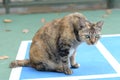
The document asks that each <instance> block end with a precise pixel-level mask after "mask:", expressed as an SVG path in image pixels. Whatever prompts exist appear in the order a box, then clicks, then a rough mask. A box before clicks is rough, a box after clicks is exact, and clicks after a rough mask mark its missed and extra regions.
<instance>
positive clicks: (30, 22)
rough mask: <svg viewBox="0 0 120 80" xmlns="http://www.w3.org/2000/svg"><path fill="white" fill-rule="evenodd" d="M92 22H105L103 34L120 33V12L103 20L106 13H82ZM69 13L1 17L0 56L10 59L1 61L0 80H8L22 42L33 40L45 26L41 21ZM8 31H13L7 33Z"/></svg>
mask: <svg viewBox="0 0 120 80" xmlns="http://www.w3.org/2000/svg"><path fill="white" fill-rule="evenodd" d="M81 13H83V14H84V15H85V16H86V17H87V18H88V19H89V20H90V21H93V22H95V21H99V20H103V21H104V26H103V31H102V34H118V33H120V10H113V11H112V14H110V15H109V16H107V17H106V18H102V16H103V15H104V14H105V11H103V10H101V11H81ZM67 14H69V13H67V12H66V13H41V14H27V15H19V14H9V15H0V56H4V55H6V56H9V58H8V59H5V60H0V80H8V79H9V76H10V72H11V69H10V68H8V66H9V63H10V62H11V61H12V60H15V57H16V55H17V52H18V49H19V46H20V43H21V41H23V40H31V39H32V37H33V36H34V34H35V32H36V31H37V30H38V29H39V28H40V27H41V26H42V25H43V23H41V19H42V18H44V19H45V20H46V21H47V22H48V21H51V20H53V19H56V18H60V17H63V16H64V15H67ZM4 19H11V20H13V22H11V23H4V22H3V20H4ZM23 29H29V32H28V33H26V34H25V33H23V32H22V30H23ZM6 30H11V31H9V32H6Z"/></svg>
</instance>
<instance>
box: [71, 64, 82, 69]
mask: <svg viewBox="0 0 120 80" xmlns="http://www.w3.org/2000/svg"><path fill="white" fill-rule="evenodd" d="M71 67H72V68H79V67H80V64H78V63H76V64H74V65H71Z"/></svg>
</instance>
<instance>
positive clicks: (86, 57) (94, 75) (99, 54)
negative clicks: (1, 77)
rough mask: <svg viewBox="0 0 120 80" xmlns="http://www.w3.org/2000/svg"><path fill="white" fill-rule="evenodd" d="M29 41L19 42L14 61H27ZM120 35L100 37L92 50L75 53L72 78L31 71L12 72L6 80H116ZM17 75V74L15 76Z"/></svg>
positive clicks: (83, 46) (82, 48)
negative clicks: (77, 64) (75, 66)
mask: <svg viewBox="0 0 120 80" xmlns="http://www.w3.org/2000/svg"><path fill="white" fill-rule="evenodd" d="M30 44H31V41H22V42H21V45H20V48H19V51H18V54H17V57H16V59H19V60H22V59H28V58H29V49H30ZM119 47H120V34H116V35H103V36H102V38H101V39H100V41H99V42H98V43H97V44H96V45H94V46H88V45H87V44H85V43H83V44H81V45H80V46H79V47H78V49H77V56H76V60H77V62H78V63H79V64H80V67H79V68H78V69H72V70H73V74H72V75H65V74H63V73H57V72H42V71H36V70H35V69H33V68H31V67H20V68H15V69H12V71H11V75H10V78H9V80H13V79H14V80H120V58H119V56H120V53H119ZM16 73H17V74H16Z"/></svg>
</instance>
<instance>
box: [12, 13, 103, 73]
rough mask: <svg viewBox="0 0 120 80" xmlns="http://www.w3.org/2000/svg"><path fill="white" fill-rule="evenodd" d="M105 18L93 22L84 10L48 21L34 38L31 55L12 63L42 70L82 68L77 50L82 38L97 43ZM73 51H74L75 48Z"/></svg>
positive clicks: (15, 65) (68, 71) (61, 70)
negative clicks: (88, 18) (77, 56)
mask: <svg viewBox="0 0 120 80" xmlns="http://www.w3.org/2000/svg"><path fill="white" fill-rule="evenodd" d="M102 25H103V22H102V21H99V22H97V23H91V22H89V21H88V20H87V19H86V18H85V16H83V15H82V14H80V13H72V14H69V15H67V16H65V17H63V18H61V19H56V20H54V21H52V22H50V23H47V24H46V25H44V26H43V27H42V28H41V29H40V30H38V32H37V33H36V34H35V36H34V37H33V39H32V44H31V48H30V56H29V57H30V59H28V60H15V61H13V62H11V64H10V67H11V68H13V67H18V66H31V67H33V68H35V69H36V70H39V71H56V72H63V73H65V74H72V70H71V69H70V66H69V64H71V67H72V68H78V67H79V64H78V63H77V62H76V61H75V50H76V48H77V46H78V45H80V43H82V42H86V43H87V44H88V45H93V44H95V43H96V42H97V41H98V40H99V38H100V32H101V29H102ZM71 51H73V52H71Z"/></svg>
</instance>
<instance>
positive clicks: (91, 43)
mask: <svg viewBox="0 0 120 80" xmlns="http://www.w3.org/2000/svg"><path fill="white" fill-rule="evenodd" d="M87 44H88V45H94V44H96V42H92V41H89V42H87Z"/></svg>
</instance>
